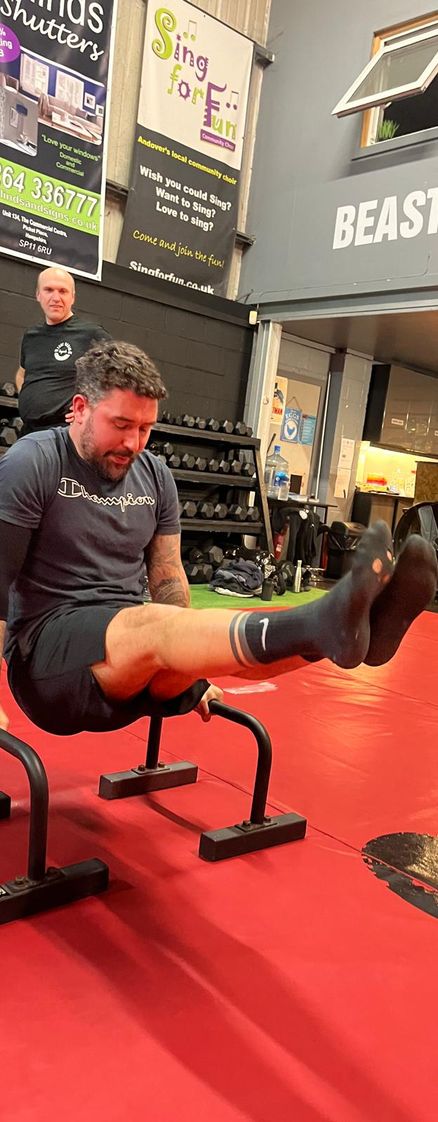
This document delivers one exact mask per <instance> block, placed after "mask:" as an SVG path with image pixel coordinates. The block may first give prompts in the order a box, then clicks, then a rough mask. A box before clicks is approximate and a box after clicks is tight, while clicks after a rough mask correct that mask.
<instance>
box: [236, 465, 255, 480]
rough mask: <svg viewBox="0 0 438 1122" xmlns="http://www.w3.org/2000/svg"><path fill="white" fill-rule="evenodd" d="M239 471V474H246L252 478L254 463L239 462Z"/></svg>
mask: <svg viewBox="0 0 438 1122" xmlns="http://www.w3.org/2000/svg"><path fill="white" fill-rule="evenodd" d="M240 471H241V474H242V475H245V476H247V478H248V479H253V477H254V475H255V465H254V464H248V463H247V464H241V466H240Z"/></svg>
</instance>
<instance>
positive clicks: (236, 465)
mask: <svg viewBox="0 0 438 1122" xmlns="http://www.w3.org/2000/svg"><path fill="white" fill-rule="evenodd" d="M228 463H229V465H230V472H231V474H232V475H241V474H242V464H241V462H240V460H229V461H228Z"/></svg>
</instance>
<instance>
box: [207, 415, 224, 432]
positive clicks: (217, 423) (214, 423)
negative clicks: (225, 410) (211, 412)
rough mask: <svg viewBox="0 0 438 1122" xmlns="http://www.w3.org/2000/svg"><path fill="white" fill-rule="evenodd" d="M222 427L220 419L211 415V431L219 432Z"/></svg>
mask: <svg viewBox="0 0 438 1122" xmlns="http://www.w3.org/2000/svg"><path fill="white" fill-rule="evenodd" d="M220 427H221V426H220V421H217V420H216V418H215V417H209V419H208V421H207V428H208V429H209V431H210V432H219V429H220Z"/></svg>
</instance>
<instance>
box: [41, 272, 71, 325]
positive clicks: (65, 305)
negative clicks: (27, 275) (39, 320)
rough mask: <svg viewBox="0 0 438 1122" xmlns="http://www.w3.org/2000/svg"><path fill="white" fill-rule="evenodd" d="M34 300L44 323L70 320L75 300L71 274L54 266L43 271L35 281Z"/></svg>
mask: <svg viewBox="0 0 438 1122" xmlns="http://www.w3.org/2000/svg"><path fill="white" fill-rule="evenodd" d="M36 298H37V300H38V303H39V304H41V309H42V311H43V313H44V316H45V320H46V323H48V324H55V323H64V320H66V319H70V316H72V315H73V312H72V306H73V302H74V298H75V282H74V280H73V277H72V275H71V273H68V272H67V270H66V269H57V268H56V266H54V267H53V268H49V269H43V271H42V273H40V274H39V277H38V280H37V288H36Z"/></svg>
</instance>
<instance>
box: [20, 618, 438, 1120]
mask: <svg viewBox="0 0 438 1122" xmlns="http://www.w3.org/2000/svg"><path fill="white" fill-rule="evenodd" d="M437 629H438V617H436V616H430V617H427V616H426V617H425V616H423V617H422V618H421V619H420V621H418V623H417V625H416V628H415V630H414V629H413V631H412V632H411V633H410V635H409V637H408V640H407V641H406V643H405V644H404V647H403V649H402V651H401V652H400V654H399V656H398V657H397V659H396V660H394V662H393V663H392V664H391V666H390V667H388V668H386V669H385V670H383V671H382V672H381V673H380V676H379V675H377V672H376V671H370V670H369V669H367V668H360V669H359V670H358V671H355V672H353V673H344V672H340V671H337V670H335V669H334V668H330V667H329V666H328V664H321V665H319V666H313V667H309V668H306V669H304V670H302V671H298V672H297V673H296V674H293V675H288V676H287V677H285V678H283V679H281V680H279V681H278V682H277V683H275V684H276V685H277V686H278V689H275V690H274V691H272V692H268V693H254V694H251V695H245V694H242V695H239V694H228V695H226V699H227V700H228V701H230V702H231V703H233V704H238V705H241V706H242V707H246V708H248V709H249V710H250V711H251V712H253V713H255V714H256V715H258V716H259V717H260V719H262V720H264V721H265V722H266V724H267V725H268V727H269V729H270V730H271V732H272V736H273V742H274V766H273V775H272V784H271V795H270V798H271V799H272V803H273V804H276V805H281V806H283V807H285V808H291V809H297V810H299V811H301V812H302V813H304V814H308V815H309V817H310V818H311V821H312V823H313V826H314V828H310V830H309V833H308V837H307V838H306V839H305V840H304V841H302V842H298V843H294V844H292V845H289V846H284V847H281V848H278V849H276V850H271V851H266V852H264V853H259V854H254V855H251V856H248V857H246V858H239V859H237V860H234V861H230V862H224V863H222V864H219V865H217V866H215V865H208V864H205V863H203V862H201V861H200V860H199V859H198V857H197V847H198V835H199V832H200V830H202V829H205V828H212V827H214V826H223V825H228V824H230V823H232V822H235V821H239V820H240V819H241V818H242V817H243V816H245V815H246V814H247V811H248V805H249V794H248V791H249V789H250V785H251V781H252V777H253V772H254V764H255V754H254V747H253V745H252V743H251V738H250V737H249V735H248V734H247V733H246V732H245V731H244V730H241V729H234V728H233V727H232V726H225V725H224V723H223V722H221V721H219V720H218V719H216V720H214V721H212V722H211V724H210V725H209V726H208V727H206V726H203V725H202V724H201V722H200V721H199V719H197V718H196V717H194V716H190V717H186V718H182V719H180V720H175V721H169V722H167V723H166V731H165V745H166V749H167V752H170V753H173V754H174V755H175V756H178V757H179V758H188V759H198V760H199V761H200V763H201V765H202V767H203V769H205V770H203V771H202V772H201V777H200V781H199V782H198V784H196V785H194V786H193V787H186V788H181V789H179V790H178V789H176V790H173V791H169V792H163V793H161V794H159V793H157V794H155V795H154V796H150V797H149V798H148V799H142V798H140V799H138V798H137V799H133V800H125V801H123V802H116V803H105V802H101V801H100V800H99V799H98V798H97V796H96V794H95V792H96V789H97V781H98V776H99V774H100V772H101V771H111V770H118V769H121V768H124V767H129V766H132V765H133V764H136V763H138V762H140V760H141V758H142V755H143V752H144V736H145V731H146V728H147V722H139V723H137V725H135V726H132V727H131V729H129V730H127V731H123V732H121V733H113V734H111V735H110V736H108V737H101V736H88V735H83V736H81V737H74V738H71V739H70V738H69V739H67V740H62V739H61V738H56V737H50V736H46V735H45V734H43V733H41V732H39V731H38V730H36V729H35V728H34V727H33V726H31V725H30V724H29V722H27V721H26V720H25V719H24V718H23V717H21V715H19V714H18V711H17V710H16V707H14V706H13V704H12V705H11V710H12V716H13V720H12V727H11V731H12V732H13V733H15V734H16V735H18V736H22V737H23V738H24V739H28V740H29V741H30V743H32V744H33V745H34V746H35V747H36V748H37V749H38V750H40V751H41V754H42V756H43V759H44V762H45V765H46V767H47V771H48V775H49V780H50V786H51V795H52V809H51V818H50V833H49V860H50V862H53V863H67V862H70V861H74V860H80V859H82V858H85V857H90V856H97V857H100V858H101V859H102V860H106V861H107V862H108V864H109V865H110V868H111V874H112V880H111V884H110V889H109V891H108V892H107V893H106V894H104V895H103V896H101V897H99V898H97V899H95V900H87V901H83V902H79V903H77V904H75V905H73V906H70V907H69V908H65V909H59V910H57V911H55V912H52V913H48V914H47V915H41V916H37V917H35V918H33V919H31V920H28V921H25V922H24V921H22V922H20V923H15V924H12V925H10V926H8V927H0V945H1V952H2V992H1V1004H0V1057H1V1061H2V1072H3V1081H2V1099H1V1101H2V1109H3V1117H4V1118H5V1120H7V1122H9V1120H11V1122H43V1120H44V1122H46V1120H47V1118H55V1117H58V1116H59V1117H62V1118H63V1119H65V1122H73V1120H74V1122H77V1119H78V1117H79V1118H83V1119H85V1120H87V1122H88V1119H93V1122H126V1119H134V1118H136V1117H139V1116H142V1117H146V1118H147V1119H148V1122H174V1120H175V1119H176V1118H178V1119H180V1120H181V1122H189V1119H190V1122H192V1120H193V1119H199V1120H200V1122H204V1120H205V1122H207V1119H208V1122H248V1120H251V1122H266V1119H268V1118H271V1116H272V1117H273V1118H275V1119H276V1120H277V1122H290V1120H291V1119H296V1120H297V1122H365V1120H366V1122H368V1120H371V1119H372V1120H373V1122H374V1120H379V1122H435V1119H436V1056H435V1051H436V1049H435V1020H436V1008H437V1003H438V980H437V973H436V942H437V932H438V925H437V921H436V919H434V918H432V917H431V916H428V915H425V914H424V913H423V912H421V911H418V910H417V909H415V908H413V907H411V906H410V905H409V904H407V903H405V902H404V900H402V899H400V898H399V897H397V896H396V895H394V894H393V893H391V892H390V891H389V889H388V888H387V887H386V885H385V884H383V883H380V882H379V881H378V880H377V879H376V878H375V877H374V876H372V875H371V874H370V872H369V870H368V869H367V868H366V867H365V865H364V863H363V861H362V858H361V856H360V854H359V852H358V851H357V848H358V847H360V846H361V845H362V844H363V843H364V842H365V841H366V840H368V838H370V837H373V836H375V835H376V834H379V833H388V832H390V831H393V830H408V829H411V830H419V831H422V832H430V833H435V830H436V803H437V763H436V743H437V735H436V734H437V725H438V707H437V704H436V697H438V694H436V688H435V692H434V691H433V688H432V680H433V674H432V667H433V665H435V666H436V657H435V652H436V642H437V641H438V630H437ZM427 675H430V678H429V681H430V694H431V696H430V697H429V696H428V695H427V691H425V680H426V677H427ZM408 679H409V693H408V695H407V696H405V693H404V691H405V689H406V688H407V681H408ZM225 684H228V685H229V686H232V688H235V687H236V682H234V683H233V684H232V683H231V679H230V680H228V683H225ZM225 728H226V732H225V731H224V730H225ZM0 786H1V787H3V788H4V789H6V790H9V791H10V792H11V793H12V794H13V796H14V811H13V816H12V818H11V820H10V821H7V822H2V823H0V870H1V871H0V875H1V878H2V879H6V878H7V877H8V876H11V875H14V874H15V873H16V872H17V871H23V868H24V866H23V862H24V856H25V847H26V832H27V822H28V818H27V805H28V800H27V790H26V780H25V777H24V775H23V774H22V772H21V770H20V767H19V765H18V764H17V763H16V762H15V761H12V760H9V759H5V760H4V758H3V756H2V759H1V774H0ZM324 831H326V832H327V834H330V835H332V836H331V837H329V836H325V834H324ZM339 838H341V839H343V840H342V841H338V840H336V839H339ZM346 843H350V844H346ZM354 847H356V848H354Z"/></svg>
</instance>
